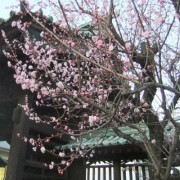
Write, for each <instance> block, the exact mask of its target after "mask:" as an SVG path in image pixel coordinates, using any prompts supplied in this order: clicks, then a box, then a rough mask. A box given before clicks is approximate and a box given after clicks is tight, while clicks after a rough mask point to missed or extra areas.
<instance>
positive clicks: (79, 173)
mask: <svg viewBox="0 0 180 180" xmlns="http://www.w3.org/2000/svg"><path fill="white" fill-rule="evenodd" d="M85 179H86V164H85V163H84V162H83V159H80V160H76V161H74V162H73V164H72V165H71V166H70V167H69V172H68V180H85Z"/></svg>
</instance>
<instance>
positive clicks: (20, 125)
mask: <svg viewBox="0 0 180 180" xmlns="http://www.w3.org/2000/svg"><path fill="white" fill-rule="evenodd" d="M24 101H25V96H24V95H22V97H21V98H20V99H19V102H18V103H19V104H24ZM18 108H19V107H18ZM18 108H16V109H15V110H14V113H13V116H15V119H14V121H15V122H14V127H13V133H12V139H11V148H10V153H9V159H8V167H7V174H6V180H22V179H23V172H24V162H25V156H26V146H27V143H26V142H25V141H24V140H23V139H22V137H28V133H29V119H28V117H27V116H26V115H25V112H24V110H23V109H22V108H21V109H18ZM17 134H20V137H18V136H17Z"/></svg>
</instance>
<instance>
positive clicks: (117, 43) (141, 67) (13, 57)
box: [2, 0, 180, 180]
mask: <svg viewBox="0 0 180 180" xmlns="http://www.w3.org/2000/svg"><path fill="white" fill-rule="evenodd" d="M36 6H38V7H41V8H43V9H46V8H49V7H50V9H49V11H50V13H51V14H53V16H54V17H55V21H54V22H51V21H50V20H51V18H47V17H45V16H44V15H43V12H42V11H41V10H39V11H37V12H36V13H32V12H33V8H34V7H36ZM174 7H175V9H174ZM21 10H22V12H19V14H18V16H19V17H21V18H22V19H23V17H25V16H30V17H31V18H32V20H31V21H28V22H25V23H24V22H23V23H22V21H20V20H18V21H14V22H13V23H12V27H14V28H18V29H19V30H20V31H21V32H22V37H21V40H18V39H17V40H14V41H12V42H9V41H8V39H7V38H6V36H5V34H4V32H2V34H3V36H4V38H5V41H6V43H7V44H8V45H9V51H6V52H4V53H5V55H6V56H7V57H8V59H9V61H8V65H9V67H11V68H13V69H14V72H15V73H14V78H15V79H16V82H17V83H18V84H21V86H22V89H23V90H29V91H31V92H32V93H33V94H34V95H35V105H34V109H32V108H29V107H28V101H27V104H26V105H25V106H23V108H24V109H25V111H26V113H27V114H28V115H29V118H30V119H32V120H34V121H36V122H37V123H39V122H43V123H47V124H52V125H53V126H54V128H56V129H57V130H58V132H59V133H58V134H57V135H56V136H62V135H63V134H68V135H69V136H70V137H71V138H72V139H74V140H77V139H78V138H79V137H80V136H83V134H85V133H93V132H95V131H97V130H99V129H103V128H112V129H113V131H114V132H115V133H116V134H117V135H118V136H120V137H123V138H125V139H127V140H128V141H130V142H132V143H134V144H137V145H139V146H141V147H142V148H143V149H144V150H145V151H146V152H147V155H148V162H149V165H151V166H150V167H151V168H150V170H151V171H152V172H151V176H152V177H151V179H157V180H160V179H163V180H166V179H168V178H169V175H170V170H171V167H172V164H173V162H174V160H175V159H174V158H175V157H174V152H175V150H176V147H177V144H178V142H179V132H180V125H179V123H178V122H176V121H175V120H174V117H176V116H178V112H179V97H180V91H179V85H180V76H179V56H180V52H179V14H178V13H179V1H164V0H153V1H146V0H138V1H134V0H126V1H118V0H104V1H95V0H81V1H80V0H74V1H72V2H71V1H69V2H68V3H64V2H63V1H61V0H54V1H51V0H49V1H48V3H47V1H38V2H37V4H28V2H24V1H23V2H21ZM176 12H177V14H176ZM34 23H35V24H37V25H38V26H39V27H41V33H40V38H39V37H35V38H32V37H31V35H30V32H29V31H28V29H29V27H30V26H31V24H34ZM83 23H87V24H85V25H83V26H80V25H81V24H83ZM19 52H21V53H23V54H24V56H23V58H21V57H20V56H18V53H19ZM43 107H48V108H53V109H54V110H55V111H54V114H50V115H49V114H38V113H37V111H36V110H37V108H43ZM167 123H172V124H173V127H174V132H173V134H172V136H171V140H167V139H166V136H165V127H166V125H167ZM140 124H144V125H146V126H147V128H148V132H149V137H148V136H147V133H146V131H145V130H143V129H142V128H141V126H140ZM122 126H127V127H129V128H133V129H136V130H137V131H138V132H139V137H140V138H139V140H137V139H134V138H133V137H132V136H130V135H127V134H124V133H123V132H122V131H121V130H120V129H119V127H122ZM52 138H53V136H51V137H46V138H44V139H42V138H38V139H36V140H35V139H30V140H29V142H30V143H31V144H32V146H33V149H34V150H36V148H40V150H41V151H42V152H45V151H49V152H50V153H52V152H54V153H55V154H56V155H58V156H59V157H61V158H63V157H64V156H68V157H69V159H66V161H65V160H62V161H60V163H59V165H58V166H61V165H62V164H63V165H66V166H65V168H64V169H63V168H61V172H63V171H64V170H65V169H66V167H68V166H69V164H70V163H71V162H72V161H73V160H74V158H77V157H80V156H82V154H83V155H84V154H85V153H87V152H88V150H87V149H85V150H83V149H82V148H81V149H78V150H77V151H74V152H71V154H69V155H68V154H65V153H64V152H63V151H59V152H55V151H52V150H48V149H46V146H45V144H44V142H47V141H51V139H52ZM72 154H73V156H72ZM51 166H53V167H54V165H52V164H51ZM53 167H51V168H53Z"/></svg>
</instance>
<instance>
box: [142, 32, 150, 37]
mask: <svg viewBox="0 0 180 180" xmlns="http://www.w3.org/2000/svg"><path fill="white" fill-rule="evenodd" d="M150 36H151V32H150V31H145V32H144V33H143V37H145V38H150Z"/></svg>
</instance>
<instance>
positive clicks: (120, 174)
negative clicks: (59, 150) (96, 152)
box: [86, 162, 149, 180]
mask: <svg viewBox="0 0 180 180" xmlns="http://www.w3.org/2000/svg"><path fill="white" fill-rule="evenodd" d="M148 179H149V171H148V167H147V166H146V165H145V164H144V163H140V162H128V163H117V162H115V163H111V162H98V163H94V164H87V165H86V180H148Z"/></svg>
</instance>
